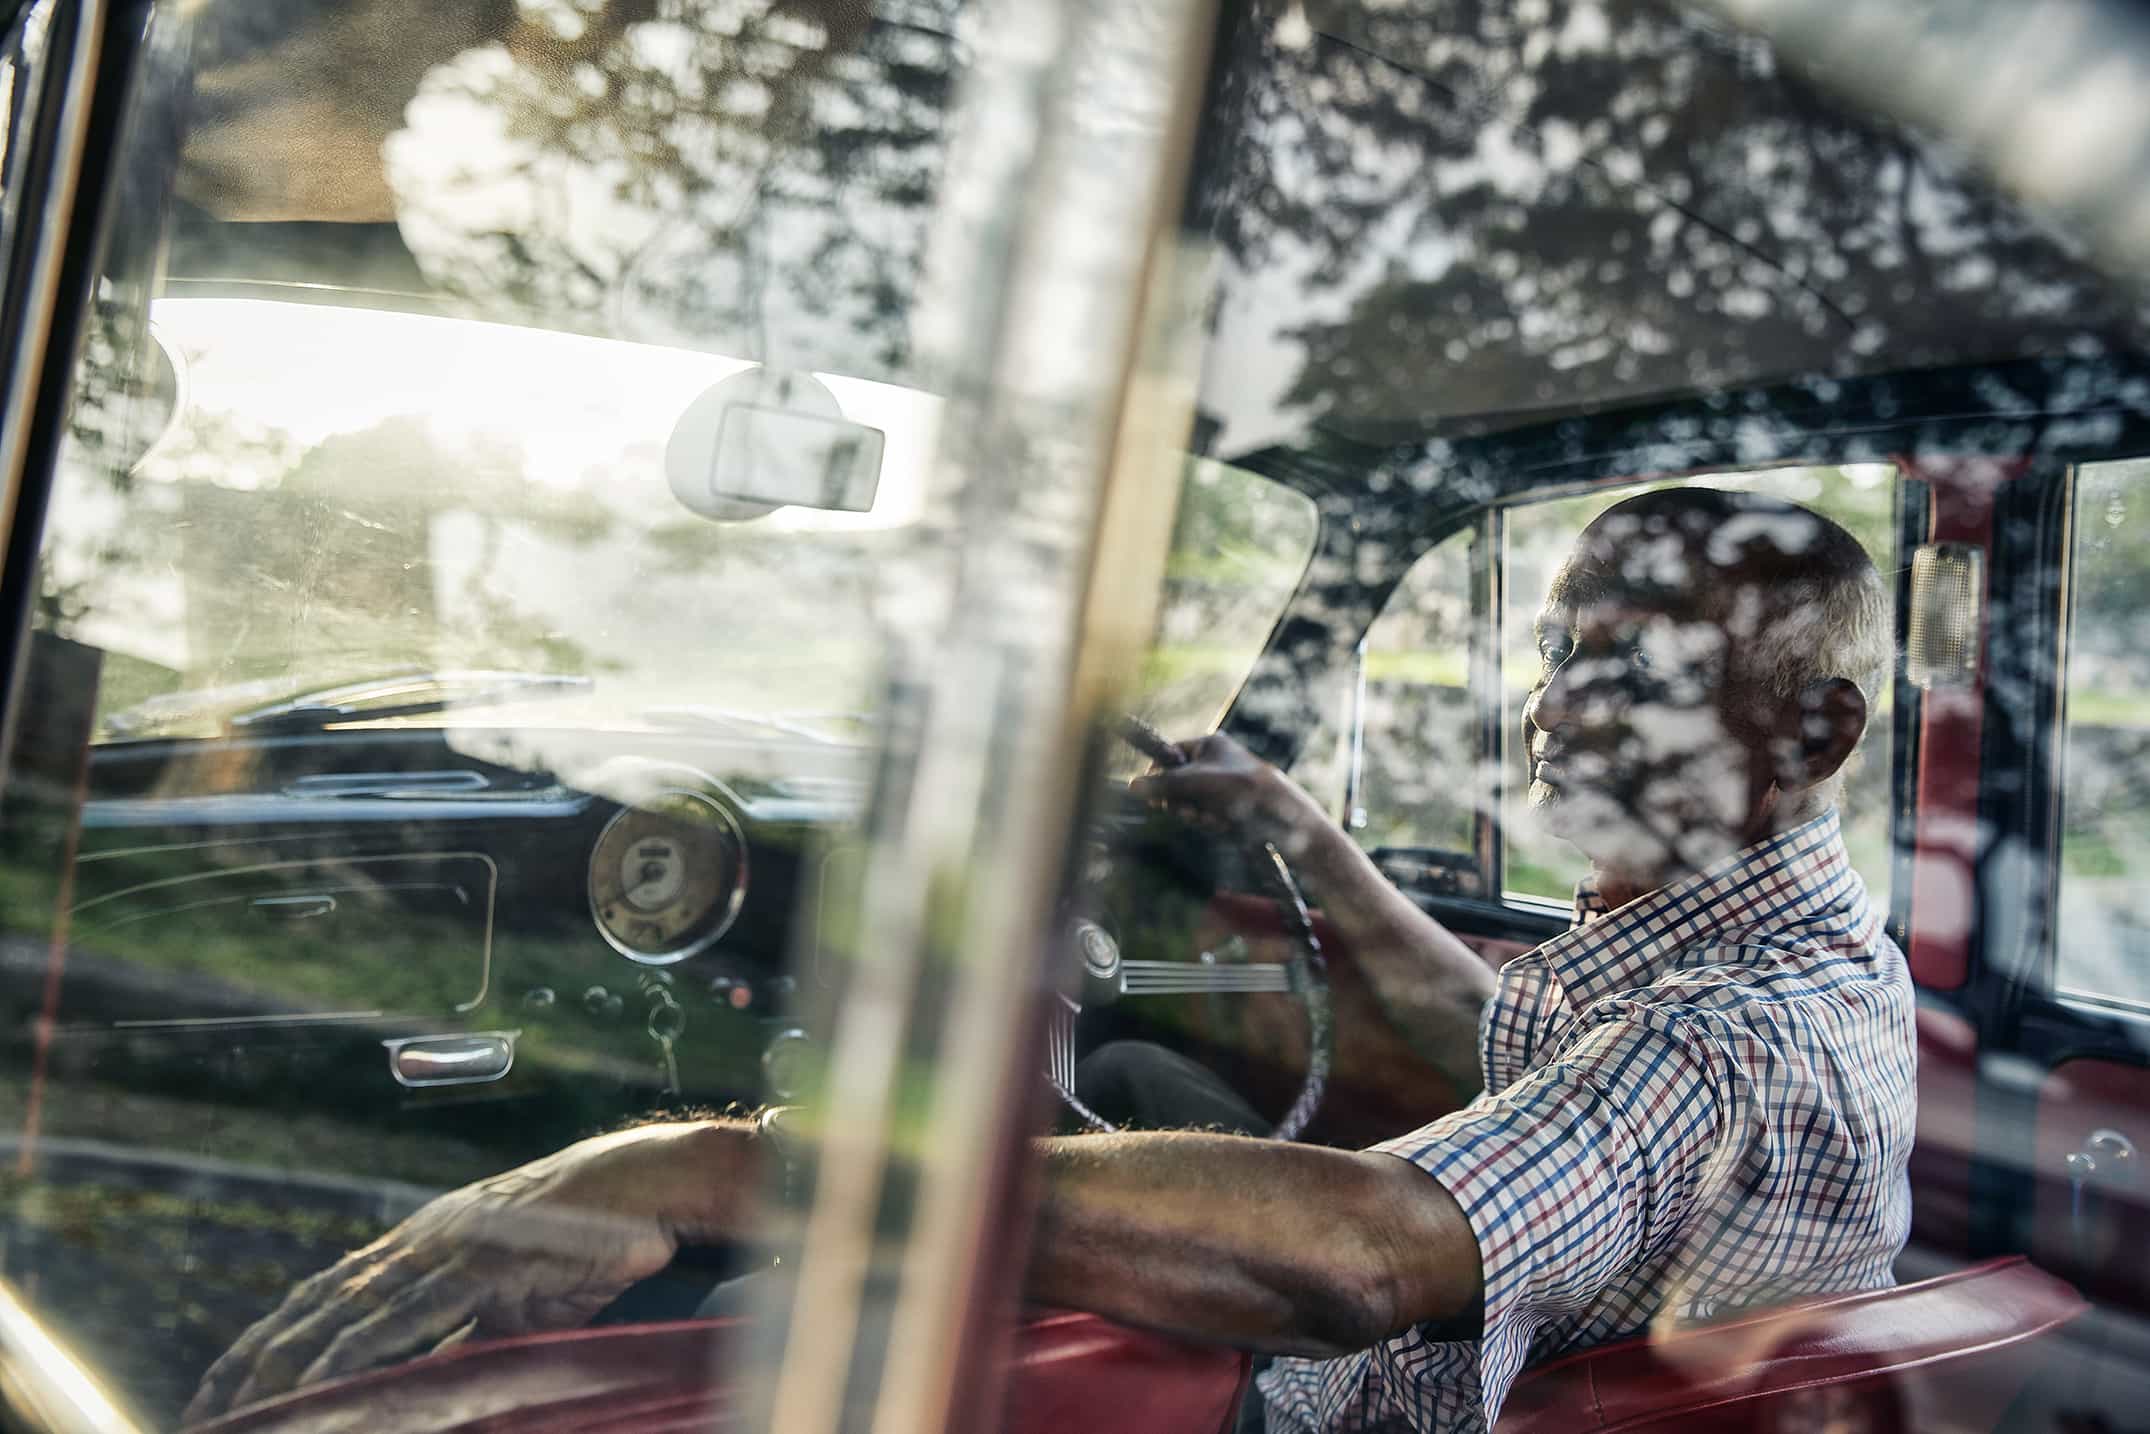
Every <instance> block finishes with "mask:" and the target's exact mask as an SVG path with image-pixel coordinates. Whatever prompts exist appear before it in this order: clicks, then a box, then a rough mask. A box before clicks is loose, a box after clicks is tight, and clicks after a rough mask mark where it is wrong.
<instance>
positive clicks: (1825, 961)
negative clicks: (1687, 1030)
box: [1584, 929, 1914, 1025]
mask: <svg viewBox="0 0 2150 1434" xmlns="http://www.w3.org/2000/svg"><path fill="white" fill-rule="evenodd" d="M1913 999H1914V997H1913V988H1912V984H1911V974H1910V969H1909V967H1908V965H1907V964H1906V962H1905V961H1904V958H1903V953H1902V952H1900V951H1899V950H1897V948H1896V945H1895V943H1894V942H1892V941H1890V940H1889V939H1888V938H1887V937H1886V936H1880V937H1877V938H1875V939H1874V940H1872V941H1869V942H1864V943H1858V944H1846V943H1836V942H1830V941H1826V940H1818V939H1816V938H1814V937H1812V936H1811V935H1807V934H1803V933H1800V932H1798V931H1782V930H1759V929H1758V930H1749V931H1738V932H1725V933H1719V934H1716V935H1713V936H1711V937H1709V938H1708V939H1705V940H1701V941H1697V942H1695V943H1693V944H1692V945H1689V946H1686V947H1683V948H1681V949H1680V950H1679V951H1678V952H1676V953H1675V954H1674V955H1673V957H1672V959H1671V960H1669V961H1668V962H1667V963H1666V964H1665V965H1664V966H1663V967H1661V968H1660V969H1659V970H1658V971H1657V972H1656V973H1655V975H1654V976H1653V977H1652V979H1651V980H1650V981H1648V982H1647V983H1645V984H1643V985H1639V986H1635V987H1631V988H1629V989H1627V990H1624V991H1619V992H1615V993H1613V994H1611V995H1609V996H1607V997H1605V998H1603V999H1601V1000H1599V1001H1597V1002H1594V1003H1592V1006H1591V1008H1590V1009H1589V1010H1588V1011H1587V1012H1585V1013H1584V1014H1585V1015H1587V1016H1590V1017H1592V1018H1594V1019H1596V1020H1620V1019H1638V1018H1645V1017H1647V1018H1648V1019H1649V1021H1650V1023H1651V1024H1661V1023H1679V1022H1682V1021H1694V1022H1698V1023H1701V1024H1705V1025H1713V1024H1716V1023H1718V1022H1721V1021H1724V1020H1727V1019H1734V1020H1740V1021H1743V1022H1744V1021H1747V1020H1751V1019H1755V1018H1759V1017H1763V1016H1765V1014H1768V1013H1775V1015H1772V1016H1770V1018H1771V1019H1775V1018H1776V1016H1777V1015H1781V1014H1782V1009H1783V1008H1784V1007H1787V1006H1790V1007H1794V1008H1800V1007H1809V1006H1813V1007H1821V1008H1826V1009H1827V1010H1829V1011H1830V1012H1831V1013H1843V1014H1845V1015H1850V1016H1853V1017H1866V1018H1871V1019H1891V1020H1893V1019H1896V1018H1900V1017H1908V1015H1909V1013H1910V1011H1911V1009H1912V1004H1913Z"/></svg>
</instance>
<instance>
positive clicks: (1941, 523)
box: [1900, 457, 2030, 991]
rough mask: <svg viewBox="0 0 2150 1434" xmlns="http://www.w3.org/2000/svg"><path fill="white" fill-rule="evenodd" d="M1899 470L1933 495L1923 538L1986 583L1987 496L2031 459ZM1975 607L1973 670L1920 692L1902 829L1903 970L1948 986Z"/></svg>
mask: <svg viewBox="0 0 2150 1434" xmlns="http://www.w3.org/2000/svg"><path fill="white" fill-rule="evenodd" d="M1900 461H1901V463H1902V466H1903V471H1904V476H1905V477H1907V478H1913V479H1917V480H1918V481H1920V482H1923V483H1925V484H1926V485H1927V486H1928V488H1929V489H1930V490H1931V492H1932V494H1933V508H1932V511H1933V525H1932V528H1931V531H1930V533H1929V535H1928V537H1929V540H1930V541H1932V542H1937V543H1969V544H1971V545H1972V546H1974V547H1976V548H1978V549H1980V550H1981V551H1982V552H1983V553H1984V554H1985V555H1986V564H1985V573H1986V583H1987V592H1986V593H1984V594H1981V598H1982V599H1986V598H1989V597H1990V594H1991V591H1992V582H1993V563H1992V554H1993V499H1994V495H1995V494H1996V493H1997V492H1999V490H2000V487H2001V485H2002V484H2003V483H2006V482H2007V481H2008V480H2009V479H2011V478H2015V477H2017V476H2019V475H2020V474H2022V473H2023V472H2024V470H2025V469H2027V468H2028V467H2029V466H2030V464H2029V460H2027V459H2022V458H2007V459H2000V458H1955V457H1948V458H1937V457H1921V458H1905V459H1902V460H1900ZM1990 612H1991V604H1990V602H1985V603H1983V605H1982V608H1981V617H1980V625H1981V631H1980V634H1979V666H1978V675H1977V677H1976V678H1975V679H1974V680H1973V682H1972V684H1971V685H1970V686H1968V687H1953V688H1936V689H1935V690H1933V691H1931V692H1928V693H1927V694H1926V698H1925V701H1924V702H1923V703H1922V704H1921V708H1922V710H1921V715H1920V718H1919V776H1918V806H1917V809H1916V811H1915V813H1914V815H1913V818H1912V838H1911V933H1910V943H1911V949H1910V950H1909V951H1908V952H1907V953H1906V956H1907V957H1908V959H1909V961H1910V964H1911V979H1912V980H1914V981H1916V982H1917V983H1918V984H1919V985H1921V986H1925V987H1929V988H1931V989H1934V990H1940V991H1953V990H1955V989H1956V988H1958V987H1960V986H1961V985H1963V983H1964V982H1965V980H1967V979H1968V978H1969V976H1970V973H1971V924H1972V917H1973V913H1974V911H1975V910H1976V902H1975V895H1976V884H1975V880H1976V878H1975V874H1976V870H1977V867H1976V863H1977V857H1978V784H1979V744H1980V741H1981V739H1982V738H1983V736H1984V728H1985V695H1986V652H1987V649H1988V647H1989V645H1990V640H1991V635H1992V634H1991V626H1990V623H1988V621H1987V618H1986V616H1985V614H1987V613H1990Z"/></svg>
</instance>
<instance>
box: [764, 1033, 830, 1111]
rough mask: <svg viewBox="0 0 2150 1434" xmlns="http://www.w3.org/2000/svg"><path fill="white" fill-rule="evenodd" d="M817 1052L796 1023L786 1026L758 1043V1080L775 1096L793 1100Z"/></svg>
mask: <svg viewBox="0 0 2150 1434" xmlns="http://www.w3.org/2000/svg"><path fill="white" fill-rule="evenodd" d="M816 1056H817V1053H816V1051H815V1048H814V1040H813V1037H811V1036H809V1035H807V1034H806V1032H805V1031H804V1030H802V1029H800V1028H799V1027H797V1026H786V1027H785V1028H784V1029H783V1030H781V1031H778V1032H777V1033H776V1034H775V1035H773V1036H771V1037H770V1038H769V1044H768V1045H766V1046H764V1047H762V1052H761V1076H762V1083H763V1084H764V1085H766V1086H767V1087H768V1091H769V1094H770V1095H771V1096H773V1097H774V1098H776V1099H777V1100H796V1099H798V1097H799V1093H800V1092H801V1091H803V1090H804V1089H806V1083H807V1081H808V1080H809V1079H811V1078H812V1076H813V1073H814V1062H815V1060H816Z"/></svg>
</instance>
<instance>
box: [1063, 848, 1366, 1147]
mask: <svg viewBox="0 0 2150 1434" xmlns="http://www.w3.org/2000/svg"><path fill="white" fill-rule="evenodd" d="M1258 850H1259V859H1258V860H1257V861H1256V862H1255V863H1254V865H1255V869H1256V870H1257V871H1259V872H1260V873H1261V874H1262V881H1263V884H1264V885H1265V886H1267V887H1268V888H1269V889H1270V894H1271V895H1272V896H1273V897H1274V898H1275V899H1276V901H1277V904H1278V906H1279V907H1280V908H1281V909H1282V910H1283V912H1284V919H1285V926H1286V928H1287V929H1286V939H1287V940H1288V941H1290V942H1291V943H1292V945H1293V951H1292V955H1291V958H1290V959H1289V960H1288V961H1286V962H1284V963H1283V967H1282V969H1283V972H1284V983H1285V984H1284V987H1283V989H1284V990H1285V991H1286V992H1288V993H1289V994H1290V995H1292V996H1294V997H1295V998H1296V999H1297V1001H1298V1004H1299V1007H1300V1009H1301V1010H1302V1011H1303V1012H1304V1013H1305V1015H1306V1023H1307V1063H1306V1075H1305V1078H1304V1079H1303V1080H1302V1081H1301V1082H1300V1086H1299V1093H1298V1095H1297V1096H1295V1097H1294V1098H1293V1100H1292V1103H1291V1106H1290V1108H1289V1109H1287V1110H1286V1111H1285V1113H1284V1114H1283V1116H1282V1117H1280V1118H1279V1119H1278V1121H1277V1124H1276V1128H1275V1129H1274V1130H1273V1131H1271V1133H1270V1138H1272V1139H1275V1140H1297V1139H1298V1138H1299V1137H1300V1136H1301V1135H1302V1134H1304V1133H1305V1131H1306V1128H1307V1126H1308V1125H1309V1124H1311V1123H1312V1121H1313V1119H1314V1116H1315V1114H1316V1113H1317V1112H1318V1111H1319V1110H1320V1109H1321V1102H1322V1098H1323V1096H1324V1095H1325V1094H1327V1091H1328V1084H1329V1070H1330V1066H1331V1064H1332V1062H1333V1059H1334V1056H1335V1045H1336V1032H1335V1026H1334V1021H1333V1016H1332V1012H1331V1009H1330V1004H1329V971H1328V961H1327V958H1326V957H1325V956H1324V954H1323V952H1322V949H1321V936H1320V934H1319V933H1318V932H1316V930H1315V929H1314V914H1313V912H1312V911H1310V910H1308V908H1307V904H1306V897H1305V895H1304V894H1303V893H1302V892H1301V891H1300V889H1299V882H1298V879H1297V878H1296V877H1294V876H1293V875H1292V870H1291V865H1290V863H1288V862H1286V861H1285V860H1284V854H1283V853H1282V852H1280V851H1278V850H1277V849H1276V846H1275V845H1274V844H1273V843H1270V842H1263V843H1262V844H1261V846H1260V848H1259V849H1258ZM1100 934H1101V935H1102V934H1103V933H1102V931H1101V930H1100ZM1106 939H1107V940H1108V941H1109V940H1110V938H1109V937H1107V938H1106ZM1085 944H1086V943H1085V942H1084V941H1083V940H1080V939H1078V940H1076V941H1073V942H1071V943H1070V945H1071V946H1073V947H1074V948H1076V951H1077V954H1078V955H1079V956H1080V957H1081V958H1082V959H1083V960H1084V961H1085V962H1086V963H1087V964H1088V965H1089V967H1090V974H1092V975H1093V976H1107V975H1109V976H1110V977H1113V978H1116V979H1119V980H1121V981H1122V982H1123V983H1124V981H1125V980H1126V973H1125V971H1124V970H1123V969H1122V968H1124V967H1127V966H1131V965H1133V964H1134V963H1131V962H1121V961H1120V960H1119V959H1118V955H1117V951H1115V952H1114V954H1113V970H1112V971H1111V972H1109V973H1108V972H1103V971H1100V970H1099V968H1098V963H1097V962H1095V961H1092V960H1091V955H1090V953H1089V952H1088V951H1086V950H1083V949H1082V948H1083V947H1084V946H1085ZM1179 964H1182V963H1169V962H1168V963H1144V965H1145V966H1151V965H1158V966H1172V965H1179ZM1186 969H1187V970H1188V971H1189V972H1190V973H1192V972H1197V971H1201V970H1202V969H1203V968H1202V967H1198V966H1191V965H1190V966H1187V968H1186ZM1252 969H1253V968H1250V967H1220V968H1215V973H1216V974H1214V975H1213V976H1211V977H1209V978H1206V979H1201V980H1191V981H1190V982H1189V984H1187V985H1185V986H1183V987H1181V988H1180V989H1179V990H1177V991H1174V990H1172V989H1171V988H1169V987H1165V986H1153V988H1152V989H1149V990H1146V991H1132V992H1131V991H1129V990H1128V989H1127V987H1126V986H1125V985H1124V984H1123V985H1122V987H1121V993H1122V994H1123V995H1127V994H1134V995H1163V994H1191V993H1194V992H1198V991H1206V992H1209V993H1212V994H1218V995H1234V994H1239V995H1247V994H1253V993H1255V992H1274V991H1275V990H1277V989H1278V988H1277V987H1276V986H1275V985H1272V984H1268V983H1267V982H1265V981H1259V980H1254V981H1249V980H1244V979H1241V978H1239V977H1238V975H1237V973H1244V972H1248V971H1251V970H1252ZM1271 969H1273V968H1271ZM1082 1009H1083V1008H1082V1002H1081V1001H1079V1000H1077V999H1076V998H1074V997H1072V996H1069V995H1066V994H1065V993H1058V994H1056V995H1055V997H1054V999H1053V1004H1052V1009H1051V1011H1050V1013H1049V1016H1048V1019H1047V1026H1046V1062H1045V1078H1046V1080H1047V1082H1048V1083H1050V1084H1051V1086H1052V1087H1053V1090H1054V1092H1055V1093H1056V1094H1057V1095H1058V1096H1059V1097H1060V1100H1061V1102H1062V1103H1063V1104H1064V1105H1065V1106H1066V1107H1067V1109H1068V1110H1069V1111H1070V1112H1071V1113H1072V1114H1073V1115H1074V1116H1075V1118H1076V1119H1077V1120H1079V1121H1081V1122H1082V1123H1083V1124H1084V1125H1086V1126H1088V1127H1089V1128H1090V1129H1092V1130H1094V1131H1100V1132H1111V1131H1116V1130H1118V1129H1120V1127H1119V1126H1118V1125H1117V1124H1115V1123H1114V1122H1112V1121H1110V1120H1107V1119H1106V1118H1105V1117H1104V1116H1102V1115H1099V1114H1098V1113H1097V1112H1096V1111H1095V1110H1093V1109H1091V1108H1090V1106H1089V1105H1088V1104H1087V1103H1085V1102H1084V1101H1083V1099H1082V1098H1081V1097H1080V1096H1079V1095H1077V1094H1076V1093H1075V1024H1076V1021H1077V1020H1078V1019H1079V1018H1080V1017H1081V1015H1082Z"/></svg>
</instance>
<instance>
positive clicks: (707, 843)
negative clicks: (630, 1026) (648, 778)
mask: <svg viewBox="0 0 2150 1434" xmlns="http://www.w3.org/2000/svg"><path fill="white" fill-rule="evenodd" d="M746 881H747V858H746V843H745V840H744V838H743V837H742V836H741V834H740V831H739V823H738V822H737V821H735V820H734V819H733V817H732V814H731V813H730V812H729V811H728V810H726V809H725V807H724V806H723V804H722V803H720V802H718V801H717V800H716V799H715V798H714V797H709V796H705V795H703V794H702V793H700V792H690V791H676V790H675V791H663V792H658V793H656V794H655V795H653V796H650V797H647V798H645V799H643V800H641V801H638V802H637V803H636V804H635V805H634V806H631V807H628V808H626V809H625V810H623V811H621V812H620V813H619V815H617V816H615V817H614V818H613V819H612V820H611V821H609V822H607V823H606V824H605V829H604V830H603V831H601V832H599V833H598V836H597V846H596V847H595V849H593V850H592V851H591V853H590V913H591V915H592V916H593V917H595V918H596V921H597V929H598V931H599V933H600V934H602V935H603V936H604V938H605V940H606V941H608V942H610V943H611V944H612V947H613V949H614V950H616V951H618V952H619V953H620V954H621V955H622V956H625V957H626V958H627V959H628V960H630V961H639V962H641V963H642V964H644V965H646V966H669V965H670V964H671V963H672V962H674V961H684V960H686V959H687V958H688V957H689V956H692V955H694V954H695V953H696V952H697V951H700V950H702V949H703V948H705V947H707V946H708V945H709V943H710V942H712V941H714V940H716V939H717V938H718V937H719V936H722V935H723V934H724V931H725V928H726V927H728V926H730V925H731V924H732V918H734V917H735V916H737V915H738V914H739V904H740V903H741V902H742V901H743V900H745V898H746Z"/></svg>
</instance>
